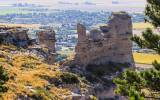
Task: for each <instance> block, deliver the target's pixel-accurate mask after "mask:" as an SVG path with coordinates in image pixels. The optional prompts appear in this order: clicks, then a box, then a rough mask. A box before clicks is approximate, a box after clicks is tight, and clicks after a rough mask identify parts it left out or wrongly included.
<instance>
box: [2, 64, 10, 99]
mask: <svg viewBox="0 0 160 100" xmlns="http://www.w3.org/2000/svg"><path fill="white" fill-rule="evenodd" d="M8 80H9V75H8V74H7V73H5V70H4V68H3V66H0V98H2V99H3V96H2V93H5V92H7V91H8V89H9V87H7V86H5V84H6V82H7V81H8Z"/></svg>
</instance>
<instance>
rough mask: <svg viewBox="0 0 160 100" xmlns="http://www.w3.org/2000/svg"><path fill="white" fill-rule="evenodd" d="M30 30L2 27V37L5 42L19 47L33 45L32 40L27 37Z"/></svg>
mask: <svg viewBox="0 0 160 100" xmlns="http://www.w3.org/2000/svg"><path fill="white" fill-rule="evenodd" d="M27 32H28V29H26V28H22V27H5V26H0V37H1V39H4V40H5V41H7V42H9V43H11V44H14V45H16V46H18V47H26V46H28V45H31V44H32V43H31V40H30V39H29V37H28V35H27Z"/></svg>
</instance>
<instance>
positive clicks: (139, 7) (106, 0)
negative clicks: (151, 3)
mask: <svg viewBox="0 0 160 100" xmlns="http://www.w3.org/2000/svg"><path fill="white" fill-rule="evenodd" d="M85 1H89V2H92V3H96V6H89V5H87V6H84V5H79V6H75V5H59V4H58V2H71V3H79V4H82V3H84V2H85ZM112 1H118V2H119V3H120V4H118V5H113V4H112ZM13 3H28V4H33V3H34V4H36V5H44V6H49V7H53V8H57V9H78V10H86V9H87V10H92V11H93V10H113V11H118V10H126V11H132V10H134V11H137V12H142V11H143V10H144V7H145V5H146V0H0V6H10V5H11V4H13ZM81 8H82V9H81ZM96 8H97V9H96ZM132 8H133V9H132Z"/></svg>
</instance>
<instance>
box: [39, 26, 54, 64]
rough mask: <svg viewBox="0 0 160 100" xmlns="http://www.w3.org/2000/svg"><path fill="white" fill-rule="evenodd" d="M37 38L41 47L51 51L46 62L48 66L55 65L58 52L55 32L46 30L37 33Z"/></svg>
mask: <svg viewBox="0 0 160 100" xmlns="http://www.w3.org/2000/svg"><path fill="white" fill-rule="evenodd" d="M37 36H38V39H39V43H40V44H41V45H46V46H47V47H48V49H49V51H51V53H50V55H48V56H46V62H48V64H54V63H55V57H56V50H55V42H56V40H55V32H54V30H52V29H45V30H42V31H39V32H37Z"/></svg>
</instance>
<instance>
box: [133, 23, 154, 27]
mask: <svg viewBox="0 0 160 100" xmlns="http://www.w3.org/2000/svg"><path fill="white" fill-rule="evenodd" d="M148 27H149V28H154V26H153V25H151V24H150V23H133V28H148Z"/></svg>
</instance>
